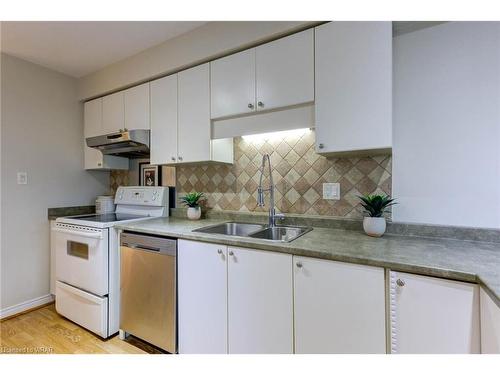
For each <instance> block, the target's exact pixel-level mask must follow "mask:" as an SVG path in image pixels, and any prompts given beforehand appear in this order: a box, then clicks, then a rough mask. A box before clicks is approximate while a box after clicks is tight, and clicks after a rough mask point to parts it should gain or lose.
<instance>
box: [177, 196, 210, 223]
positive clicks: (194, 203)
mask: <svg viewBox="0 0 500 375" xmlns="http://www.w3.org/2000/svg"><path fill="white" fill-rule="evenodd" d="M203 199H204V198H203V193H198V192H193V193H188V194H186V195H185V196H183V197H181V198H180V200H181V202H182V203H183V204H184V205H186V206H187V207H188V209H187V217H188V219H190V220H198V219H199V218H200V217H201V207H200V202H201V201H202V200H203Z"/></svg>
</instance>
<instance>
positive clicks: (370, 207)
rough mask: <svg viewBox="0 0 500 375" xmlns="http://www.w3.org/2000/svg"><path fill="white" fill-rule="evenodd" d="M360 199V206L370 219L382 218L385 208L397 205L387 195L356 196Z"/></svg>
mask: <svg viewBox="0 0 500 375" xmlns="http://www.w3.org/2000/svg"><path fill="white" fill-rule="evenodd" d="M358 198H359V199H361V202H362V203H361V206H363V208H364V209H365V211H366V213H367V214H368V215H369V216H370V217H382V215H383V214H384V212H386V211H387V207H389V206H392V205H395V204H397V203H396V202H394V201H395V199H393V198H391V197H390V196H388V195H380V194H371V195H370V194H368V195H364V196H361V195H358Z"/></svg>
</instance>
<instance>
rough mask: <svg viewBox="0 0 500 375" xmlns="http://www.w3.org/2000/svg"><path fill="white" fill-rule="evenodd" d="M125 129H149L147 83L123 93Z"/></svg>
mask: <svg viewBox="0 0 500 375" xmlns="http://www.w3.org/2000/svg"><path fill="white" fill-rule="evenodd" d="M123 100H124V110H125V115H124V117H125V125H124V127H125V128H126V129H129V130H131V129H149V128H150V124H149V82H148V83H144V84H142V85H139V86H136V87H132V88H130V89H128V90H125V91H124V92H123Z"/></svg>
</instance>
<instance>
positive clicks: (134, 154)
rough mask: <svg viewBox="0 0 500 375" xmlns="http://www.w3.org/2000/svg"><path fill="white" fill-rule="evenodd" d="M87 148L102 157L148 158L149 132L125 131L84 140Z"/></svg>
mask: <svg viewBox="0 0 500 375" xmlns="http://www.w3.org/2000/svg"><path fill="white" fill-rule="evenodd" d="M86 142H87V146H89V147H92V148H96V149H98V150H100V151H101V152H102V153H103V154H104V155H114V156H123V157H127V158H143V157H149V130H145V129H139V130H127V131H122V132H118V133H111V134H106V135H99V136H97V137H90V138H87V139H86Z"/></svg>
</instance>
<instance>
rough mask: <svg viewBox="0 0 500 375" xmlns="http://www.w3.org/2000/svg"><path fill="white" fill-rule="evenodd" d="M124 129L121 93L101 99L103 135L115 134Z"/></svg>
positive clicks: (123, 109)
mask: <svg viewBox="0 0 500 375" xmlns="http://www.w3.org/2000/svg"><path fill="white" fill-rule="evenodd" d="M124 127H125V108H124V100H123V91H120V92H117V93H115V94H111V95H108V96H105V97H104V98H102V128H103V134H109V133H116V132H118V131H120V129H123V128H124Z"/></svg>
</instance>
